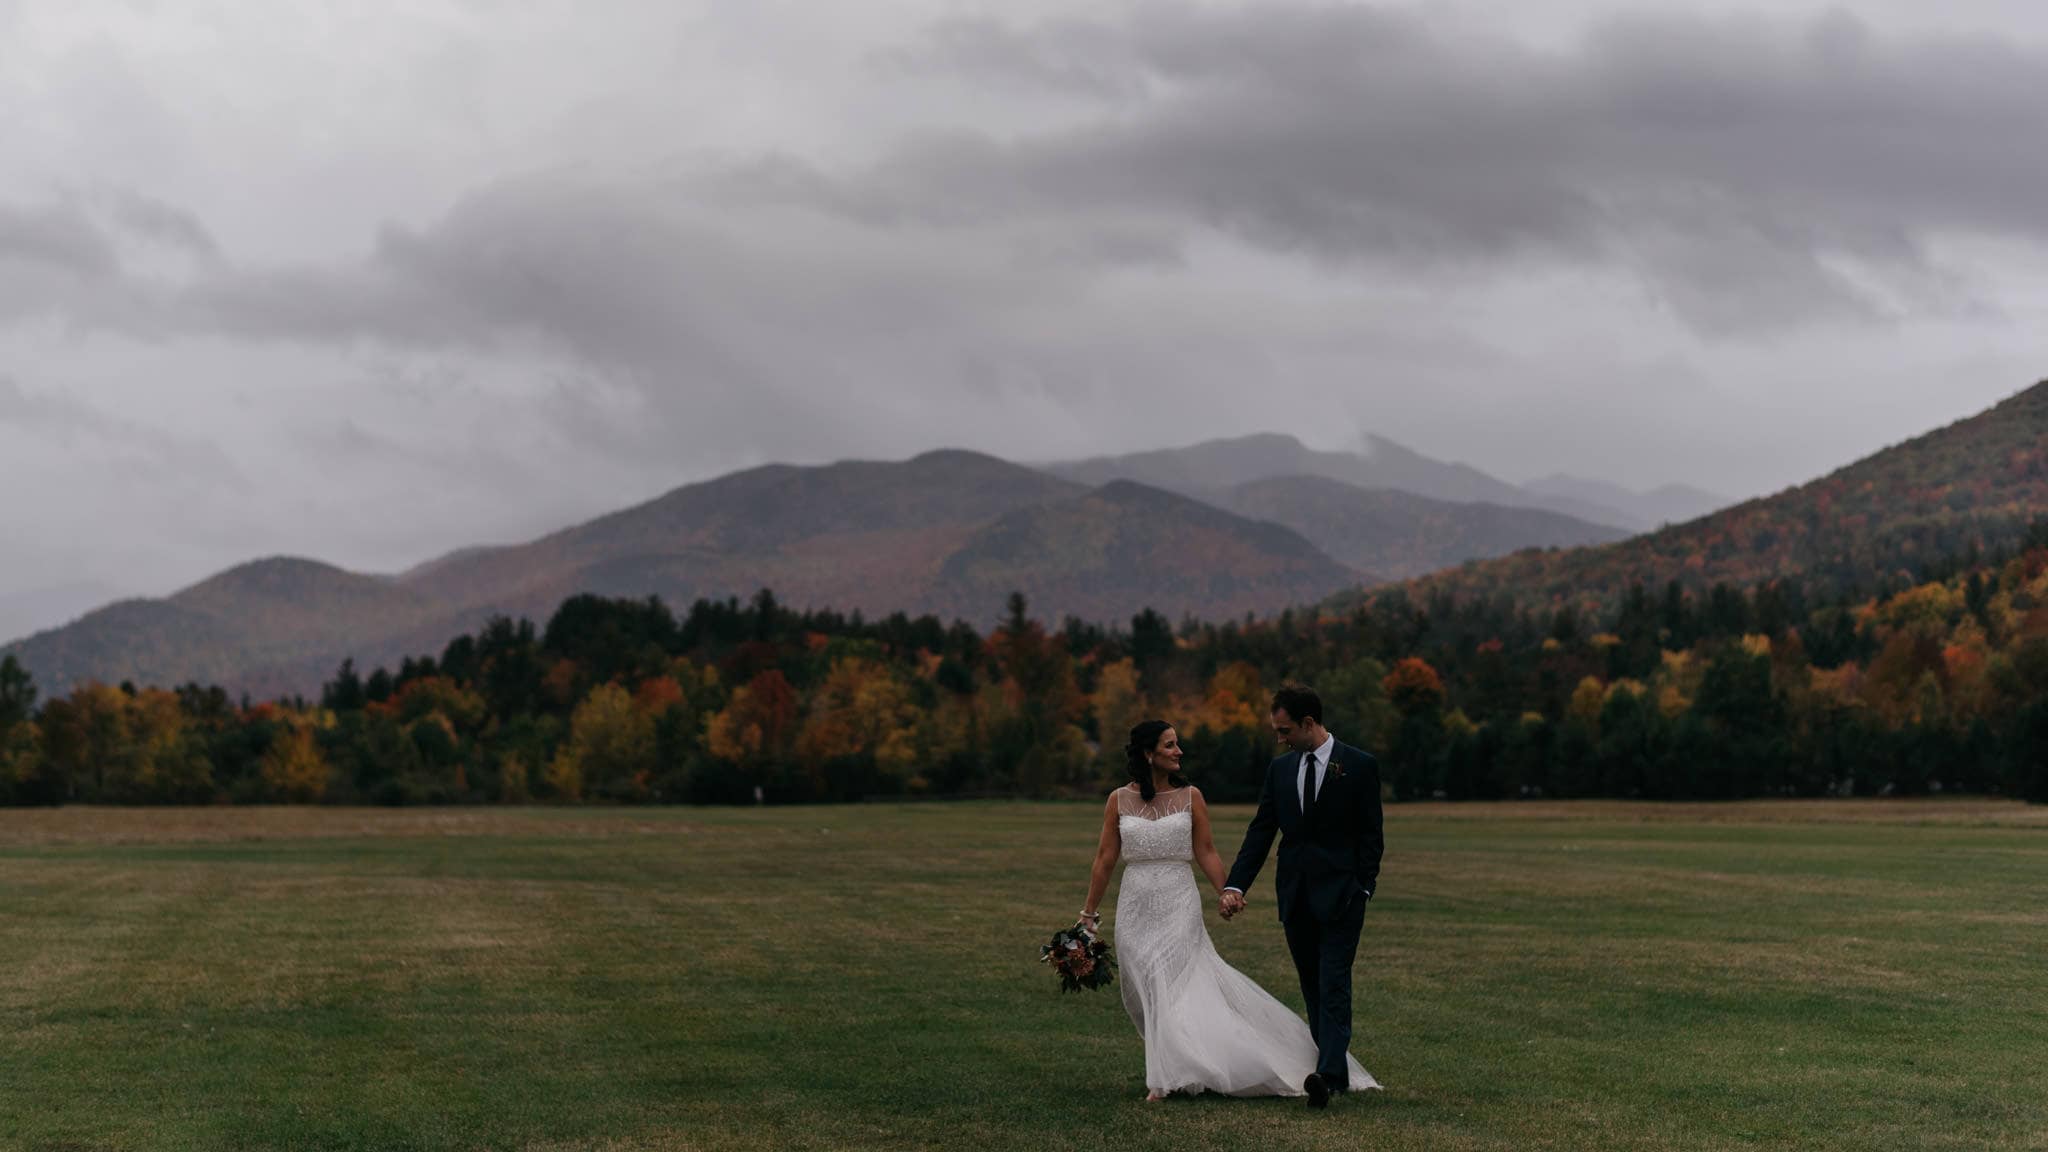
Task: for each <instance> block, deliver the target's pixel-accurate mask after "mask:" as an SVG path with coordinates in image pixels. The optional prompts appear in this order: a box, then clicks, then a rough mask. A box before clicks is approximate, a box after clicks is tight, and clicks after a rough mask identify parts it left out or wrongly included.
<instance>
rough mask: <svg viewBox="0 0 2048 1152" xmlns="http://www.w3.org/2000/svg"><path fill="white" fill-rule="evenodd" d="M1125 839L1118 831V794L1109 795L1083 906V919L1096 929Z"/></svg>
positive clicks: (1104, 808) (1104, 807)
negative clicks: (1086, 899)
mask: <svg viewBox="0 0 2048 1152" xmlns="http://www.w3.org/2000/svg"><path fill="white" fill-rule="evenodd" d="M1123 846H1124V838H1123V837H1122V836H1121V835H1118V833H1117V830H1116V793H1114V792H1112V793H1110V794H1109V803H1108V804H1106V805H1104V806H1103V809H1102V839H1100V840H1098V841H1096V843H1095V869H1094V871H1092V872H1090V873H1089V874H1088V902H1087V903H1086V904H1083V905H1081V919H1083V920H1086V921H1088V924H1089V926H1090V927H1094V926H1095V925H1096V924H1097V923H1098V922H1100V921H1101V919H1102V915H1101V913H1099V912H1097V911H1096V905H1098V904H1100V903H1102V894H1103V893H1104V892H1107V891H1109V874H1110V873H1111V872H1114V871H1116V858H1117V855H1118V854H1119V853H1121V852H1122V851H1123Z"/></svg>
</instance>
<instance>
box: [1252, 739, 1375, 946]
mask: <svg viewBox="0 0 2048 1152" xmlns="http://www.w3.org/2000/svg"><path fill="white" fill-rule="evenodd" d="M1305 755H1307V753H1303V752H1290V753H1288V754H1287V755H1285V756H1282V757H1280V758H1279V759H1277V760H1275V761H1273V762H1272V763H1271V764H1269V765H1267V767H1266V783H1265V786H1264V787H1263V788H1261V789H1260V791H1259V810H1258V813H1257V814H1256V815H1254V816H1253V817H1252V823H1251V827H1250V828H1247V829H1246V830H1245V834H1244V847H1243V848H1241V849H1239V851H1238V853H1237V862H1236V863H1235V864H1233V865H1231V868H1230V879H1229V881H1228V882H1227V883H1226V884H1225V887H1229V888H1235V889H1237V890H1238V891H1240V892H1249V891H1250V890H1251V886H1252V881H1253V880H1256V879H1258V875H1259V869H1261V868H1263V867H1265V865H1266V856H1267V854H1268V853H1270V852H1271V851H1272V848H1273V838H1274V837H1275V836H1278V837H1279V838H1280V867H1279V871H1278V872H1277V873H1276V874H1275V876H1274V889H1275V891H1276V892H1277V893H1278V896H1279V905H1280V919H1281V920H1282V921H1283V922H1284V921H1287V920H1291V919H1293V918H1294V917H1295V915H1296V914H1297V913H1303V914H1307V915H1309V916H1312V917H1314V918H1315V919H1317V920H1333V919H1335V918H1336V917H1337V916H1338V915H1340V914H1342V913H1344V912H1346V911H1349V910H1350V909H1351V907H1352V905H1353V902H1354V901H1361V900H1370V899H1372V894H1373V890H1374V889H1375V888H1376V887H1377V886H1378V885H1379V879H1380V857H1381V855H1383V854H1384V853H1385V852H1386V847H1387V842H1386V833H1385V831H1384V829H1383V827H1382V818H1381V812H1380V765H1379V761H1377V760H1375V759H1373V757H1372V754H1371V753H1370V752H1363V751H1360V750H1359V749H1357V748H1353V747H1352V746H1350V745H1349V744H1345V743H1343V742H1341V741H1339V742H1338V743H1337V744H1336V746H1335V747H1333V748H1332V749H1331V750H1330V763H1329V765H1328V766H1327V767H1325V768H1324V778H1323V788H1322V791H1321V792H1319V793H1318V794H1317V796H1316V801H1315V810H1314V812H1313V813H1312V814H1311V818H1310V819H1308V820H1303V819H1302V811H1301V795H1300V793H1299V792H1297V791H1296V782H1297V781H1299V780H1300V779H1301V761H1302V757H1303V756H1305Z"/></svg>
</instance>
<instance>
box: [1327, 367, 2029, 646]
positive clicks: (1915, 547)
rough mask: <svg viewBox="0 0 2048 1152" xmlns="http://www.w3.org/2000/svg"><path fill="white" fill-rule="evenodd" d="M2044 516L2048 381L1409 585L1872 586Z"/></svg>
mask: <svg viewBox="0 0 2048 1152" xmlns="http://www.w3.org/2000/svg"><path fill="white" fill-rule="evenodd" d="M2043 518H2048V382H2043V383H2040V384H2036V385H2034V386H2033V387H2031V388H2028V389H2026V390H2024V391H2022V392H2019V393H2016V394H2015V395H2013V396H2011V397H2009V398H2007V399H2006V400H2004V401H2003V402H2001V403H1999V404H1997V405H1996V406H1994V407H1992V408H1990V409H1987V410H1986V411H1984V412H1980V413H1978V414H1977V415H1975V416H1971V417H1969V418H1967V419H1964V420H1958V421H1956V422H1955V423H1953V424H1950V425H1948V426H1947V427H1944V428H1940V429H1937V430H1935V431H1933V432H1929V433H1927V434H1925V435H1923V436H1918V437H1915V438H1914V439H1911V440H1908V441H1906V442H1904V443H1901V444H1897V445H1894V446H1893V447H1890V448H1887V449H1885V450H1883V451H1881V452H1877V453H1875V454H1873V455H1871V456H1867V457H1865V458H1863V459H1861V460H1858V461H1856V462H1855V463H1853V464H1850V465H1847V466H1846V467H1843V468H1840V469H1838V470H1836V471H1834V472H1832V473H1829V474H1828V475H1826V476H1823V477H1821V478H1820V479H1818V480H1815V481H1813V482H1811V483H1808V484H1802V485H1799V486H1798V487H1795V488H1790V489H1787V490H1785V491H1783V492H1780V493H1778V494H1776V495H1773V496H1769V497H1765V498H1761V499H1757V500H1750V501H1745V502H1744V503H1741V504H1738V505H1735V506H1734V507H1732V508H1725V509H1722V510H1721V511H1719V512H1715V513H1712V514H1711V515H1707V516H1703V517H1699V518H1696V519H1693V520H1691V521H1688V522H1686V523H1683V524H1675V525H1671V526H1669V527H1666V528H1663V529H1661V530H1658V531H1656V532H1652V533H1648V534H1645V535H1641V536H1635V537H1631V538H1630V539H1627V540H1624V541H1620V542H1618V543H1613V544H1606V545H1601V546H1596V547H1590V548H1578V549H1572V550H1568V551H1536V550H1529V551H1523V552H1518V553H1515V554H1513V555H1510V556H1506V557H1501V558H1497V559H1493V560H1485V561H1476V562H1467V563H1466V564H1464V565H1462V566H1459V567H1456V568H1448V569H1446V570H1444V571H1441V572H1437V573H1433V574H1431V575H1428V576H1424V577H1421V578H1419V579H1418V580H1416V581H1414V582H1413V583H1412V584H1411V585H1410V591H1412V592H1417V593H1421V594H1428V593H1432V592H1448V593H1451V594H1453V595H1456V596H1461V597H1474V596H1496V595H1502V594H1512V595H1514V596H1515V597H1517V598H1518V599H1521V600H1522V601H1523V602H1525V603H1530V602H1534V603H1541V602H1545V601H1547V602H1550V603H1555V604H1567V603H1574V604H1578V605H1581V606H1585V607H1589V608H1598V607H1601V606H1605V605H1610V604H1613V603H1614V602H1615V601H1617V600H1618V599H1619V598H1620V597H1621V596H1623V595H1624V594H1625V593H1626V592H1627V591H1628V589H1629V588H1630V587H1631V586H1632V585H1635V584H1641V585H1643V586H1644V587H1645V588H1646V589H1647V590H1649V591H1651V592H1652V593H1653V594H1654V593H1657V592H1659V591H1661V590H1662V589H1663V588H1664V587H1665V586H1666V585H1667V584H1669V583H1671V582H1673V581H1676V582H1678V583H1680V584H1682V585H1685V586H1688V587H1690V588H1692V589H1694V590H1700V589H1704V588H1708V587H1710V586H1712V585H1714V584H1716V583H1727V584H1731V585H1736V586H1748V585H1754V584H1757V583H1759V582H1763V581H1768V580H1774V579H1779V578H1782V577H1786V576H1793V575H1797V576H1799V577H1801V579H1802V580H1804V581H1805V582H1806V583H1807V584H1808V585H1809V586H1810V587H1813V588H1817V589H1832V590H1855V589H1871V588H1874V587H1876V586H1877V585H1878V584H1879V583H1880V582H1883V581H1886V580H1893V579H1896V578H1898V577H1899V576H1901V575H1902V574H1904V575H1907V576H1910V575H1912V574H1913V573H1914V572H1915V571H1916V570H1918V569H1919V568H1921V567H1922V566H1924V565H1926V564H1928V563H1930V562H1935V561H1940V560H1943V559H1946V558H1949V557H1958V556H1967V555H1969V554H1970V553H1971V552H1972V551H1973V550H1974V551H1977V552H1980V553H1981V552H1988V551H1991V550H1994V549H1999V548H2004V547H2010V546H2013V545H2015V544H2017V543H2018V542H2019V541H2021V540H2022V539H2024V538H2025V537H2026V535H2027V534H2028V532H2029V530H2030V529H2031V528H2032V526H2033V525H2035V524H2036V523H2038V522H2040V521H2041V520H2042V519H2043ZM1347 599H1348V598H1347ZM1341 602H1342V601H1340V603H1341Z"/></svg>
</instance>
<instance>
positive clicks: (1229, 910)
mask: <svg viewBox="0 0 2048 1152" xmlns="http://www.w3.org/2000/svg"><path fill="white" fill-rule="evenodd" d="M1216 903H1217V905H1218V907H1219V909H1220V910H1221V911H1222V913H1223V918H1224V919H1225V920H1228V919H1230V918H1231V917H1232V916H1235V915H1237V914H1238V913H1239V912H1242V911H1244V893H1242V892H1225V893H1224V894H1223V895H1221V896H1219V897H1217V900H1216Z"/></svg>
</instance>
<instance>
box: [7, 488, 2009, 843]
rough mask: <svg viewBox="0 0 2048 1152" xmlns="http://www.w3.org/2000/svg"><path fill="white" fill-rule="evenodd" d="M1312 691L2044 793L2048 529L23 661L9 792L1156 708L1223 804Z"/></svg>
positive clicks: (984, 775) (835, 764)
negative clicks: (1853, 572) (1556, 568)
mask: <svg viewBox="0 0 2048 1152" xmlns="http://www.w3.org/2000/svg"><path fill="white" fill-rule="evenodd" d="M1287 680H1300V681H1303V682H1306V683H1310V684H1313V685H1315V686H1316V687H1317V688H1318V689H1319V690H1320V691H1321V693H1322V696H1323V698H1324V700H1325V702H1326V706H1327V708H1328V712H1329V715H1328V717H1327V719H1328V722H1329V725H1330V727H1331V728H1332V730H1334V731H1335V732H1336V733H1337V734H1338V735H1339V737H1340V738H1341V739H1344V740H1347V741H1349V742H1352V743H1356V744H1359V745H1361V746H1363V747H1365V748H1366V749H1368V750H1370V751H1372V752H1373V753H1375V754H1376V755H1377V756H1378V757H1379V758H1380V760H1381V763H1382V777H1383V780H1384V782H1385V786H1386V787H1387V789H1388V791H1389V795H1390V798H1391V799H1394V800H1414V799H1430V798H1443V799H1452V800H1463V799H1501V798H1517V797H1537V796H1542V797H1596V796H1597V797H1640V798H1653V799H1670V800H1693V799H1733V798H1739V797H1757V796H1827V795H1910V794H1927V793H1935V792H1944V793H1954V792H1963V793H1979V794H1994V793H1995V794H2008V795H2016V796H2023V797H2025V798H2027V799H2030V800H2034V801H2048V530H2044V529H2042V528H2039V527H2037V528H2036V529H2035V530H2034V531H2033V532H2032V533H2030V534H2029V536H2028V537H2027V539H2026V541H2025V543H2024V545H2022V546H2017V547H2015V548H2013V549H2011V550H2010V551H2009V552H2008V553H2007V554H2004V555H2001V556H1995V557H1988V558H1979V557H1971V558H1964V559H1955V560H1948V561H1938V562H1936V563H1935V564H1934V565H1933V566H1931V567H1930V568H1927V569H1924V570H1923V571H1921V572H1920V573H1917V574H1915V575H1914V576H1911V577H1908V576H1905V575H1903V574H1902V575H1900V576H1898V577H1896V578H1894V579H1892V580H1891V581H1889V582H1888V584H1887V586H1885V587H1880V588H1875V589H1870V590H1868V591H1867V592H1864V593H1860V594H1859V593H1844V592H1838V591H1829V592H1827V593H1825V594H1820V593H1809V592H1808V591H1807V590H1806V586H1805V585H1802V584H1801V583H1800V582H1798V581H1791V580H1777V581H1769V582H1763V583H1758V584H1756V585H1753V586H1750V587H1746V588H1738V587H1733V586H1729V585H1726V584H1721V585H1715V586H1713V587H1711V588H1707V589H1704V590H1694V589H1688V588H1687V587H1685V586H1684V585H1682V584H1681V583H1678V582H1676V581H1674V582H1672V583H1669V584H1667V585H1665V586H1664V587H1662V588H1660V589H1655V590H1652V589H1647V588H1644V587H1642V586H1640V585H1637V586H1634V587H1631V588H1630V589H1629V590H1628V592H1627V594H1626V595H1624V596H1623V597H1621V599H1620V602H1619V604H1618V605H1616V606H1615V607H1614V608H1613V609H1612V610H1609V611H1606V612H1604V613H1603V614H1600V615H1597V616H1596V615H1593V614H1590V613H1587V612H1586V611H1585V610H1584V609H1582V608H1580V607H1576V606H1573V605H1571V604H1567V603H1553V604H1544V605H1529V604H1523V603H1519V602H1517V601H1516V600H1515V598H1514V597H1512V596H1509V595H1506V594H1499V595H1493V596H1488V597H1467V598H1459V597H1457V596H1455V595H1454V594H1452V593H1450V592H1448V591H1442V590H1439V591H1438V592H1436V593H1434V594H1432V595H1429V596H1427V597H1426V598H1424V599H1420V600H1418V599H1415V598H1413V597H1411V596H1410V595H1409V594H1408V593H1406V592H1405V591H1403V590H1401V589H1393V590H1389V591H1385V592H1380V593H1378V594H1376V595H1374V596H1372V597H1370V598H1369V599H1367V600H1365V601H1363V602H1361V603H1359V604H1356V605H1354V606H1349V607H1346V608H1345V609H1343V610H1342V611H1321V612H1285V613H1282V614H1281V615H1279V616H1278V617H1275V618H1272V619H1265V620H1257V619H1246V620H1243V621H1234V622H1221V623H1219V622H1201V621H1195V620H1184V621H1181V622H1178V623H1175V622H1173V621H1169V620H1168V619H1166V618H1165V617H1163V616H1161V615H1160V614H1159V613H1156V612H1152V611H1146V612H1142V613H1140V614H1138V615H1137V616H1136V617H1134V618H1132V619H1131V620H1130V622H1129V623H1128V625H1127V626H1123V627H1117V628H1103V627H1099V626H1096V625H1092V624H1088V623H1085V622H1081V621H1078V620H1068V621H1066V622H1065V623H1064V624H1063V625H1062V626H1060V627H1058V628H1047V627H1046V626H1044V625H1042V624H1040V623H1039V622H1038V621H1036V620H1034V619H1033V618H1032V616H1031V614H1030V611H1029V605H1028V604H1027V603H1026V602H1025V601H1024V599H1023V597H1021V596H1013V597H1012V598H1011V600H1010V604H1009V610H1008V615H1007V618H1006V620H1005V621H1004V622H1003V623H1002V624H1001V625H1000V626H998V627H996V628H994V629H992V630H990V631H988V632H986V633H983V632H982V631H979V630H977V629H975V628H973V627H970V626H968V625H966V624H964V623H959V622H954V623H950V624H949V623H945V622H942V621H940V620H938V619H936V618H932V617H921V618H910V617H907V616H904V615H894V616H890V617H887V618H885V619H880V620H867V619H863V618H862V617H861V616H859V615H858V614H855V615H850V616H849V615H844V614H840V613H836V612H830V611H796V610H793V609H791V608H789V607H788V606H785V605H783V604H782V603H780V602H779V601H778V600H777V599H776V598H775V596H774V595H773V594H772V593H771V592H766V591H764V592H761V593H759V594H758V595H756V596H755V597H753V598H752V599H751V600H750V601H746V602H742V601H739V600H737V599H727V600H718V601H700V602H698V603H696V604H695V605H693V606H692V607H691V608H690V609H689V610H688V611H687V612H686V613H684V614H683V615H681V616H677V615H676V614H675V613H674V612H673V611H671V609H670V608H669V607H668V606H666V605H664V604H663V603H661V602H660V601H658V600H623V599H606V598H601V597H596V596H577V597H573V598H571V599H569V600H567V601H566V602H564V603H563V604H562V605H561V606H560V607H559V608H558V609H557V610H556V612H555V613H554V615H553V616H552V617H551V618H550V619H549V620H548V621H547V622H546V624H545V626H544V627H538V628H537V627H536V626H535V625H534V624H533V623H532V622H531V621H527V620H512V619H506V618H497V619H493V620H491V621H489V622H488V624H487V625H485V626H484V627H483V628H481V629H479V630H478V631H476V632H475V633H473V634H467V635H463V636H460V637H457V638H456V639H455V640H453V641H451V642H450V643H449V644H448V645H447V646H446V647H445V648H444V649H443V650H442V651H441V652H440V653H439V654H438V655H424V656H419V657H415V658H410V659H407V660H404V661H402V662H401V663H400V664H399V665H398V667H396V668H393V669H386V668H381V667H380V668H376V669H373V670H371V671H369V672H368V673H367V674H365V673H363V672H362V671H360V670H358V669H357V668H355V667H354V665H353V664H352V663H344V664H343V665H342V666H341V667H340V669H338V670H337V672H336V674H335V676H334V678H333V679H332V680H331V681H329V682H328V683H327V684H326V685H325V687H324V688H323V690H322V691H321V693H320V697H319V699H317V700H308V699H287V700H272V701H263V702H252V701H249V700H246V699H234V698H231V697H230V695H229V694H228V693H227V692H225V691H223V690H222V689H220V688H218V687H208V686H201V685H197V684H187V685H184V686H182V687H178V688H160V687H138V686H135V685H132V684H120V685H106V684H86V685H82V686H80V687H78V688H76V689H75V690H73V691H71V692H70V693H68V694H67V695H64V696H62V697H58V698H54V699H49V700H42V701H39V700H38V696H37V692H36V688H35V685H34V683H33V682H32V680H31V679H30V677H29V675H28V674H27V673H26V672H25V671H24V670H23V669H22V667H21V666H20V665H19V664H18V663H17V662H16V661H15V660H14V659H13V658H12V657H11V656H10V657H6V658H4V659H0V803H6V804H17V805H19V804H54V803H133V804H187V803H189V804H213V803H265V802H324V803H348V804H436V803H523V802H552V803H577V802H606V803H697V804H729V803H750V802H754V801H755V800H757V799H758V800H762V801H766V802H770V803H791V802H822V801H848V800H856V799H863V798H871V797H920V796H958V795H986V794H1007V795H1032V796H1055V795H1066V794H1075V793H1083V792H1093V791H1096V790H1098V789H1101V788H1103V787H1105V786H1106V785H1108V784H1109V783H1111V782H1113V781H1115V780H1117V779H1119V778H1120V777H1121V772H1122V769H1121V764H1122V755H1121V752H1120V748H1121V745H1122V743H1123V739H1124V733H1125V731H1126V730H1127V729H1128V727H1129V726H1130V725H1131V724H1133V723H1135V722H1136V721H1137V720H1139V719H1142V718H1145V717H1149V716H1161V717H1165V718H1166V719H1168V720H1170V721H1172V722H1173V723H1174V724H1175V725H1176V726H1178V728H1179V730H1180V732H1181V734H1182V742H1183V744H1184V745H1185V746H1186V747H1187V749H1188V755H1187V760H1186V768H1187V770H1188V772H1189V774H1190V775H1191V776H1192V778H1193V779H1194V780H1195V781H1197V782H1198V783H1200V784H1201V785H1202V786H1203V789H1204V791H1205V792H1207V793H1208V794H1209V795H1210V796H1211V797H1212V798H1214V799H1217V800H1244V799H1249V798H1250V797H1251V795H1252V792H1253V790H1254V788H1255V787H1256V784H1257V781H1258V779H1259V773H1260V769H1261V767H1262V766H1263V765H1264V764H1265V763H1266V762H1267V760H1269V759H1270V758H1271V756H1272V755H1273V753H1274V746H1273V741H1272V738H1271V736H1270V734H1269V733H1268V732H1267V730H1266V728H1265V721H1266V714H1265V713H1266V703H1267V701H1268V699H1269V698H1270V695H1271V693H1272V691H1273V690H1274V689H1275V688H1277V687H1278V686H1279V685H1280V684H1281V683H1283V682H1284V681H1287Z"/></svg>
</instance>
